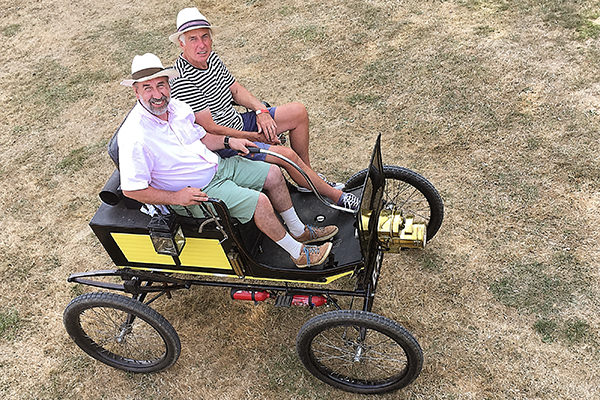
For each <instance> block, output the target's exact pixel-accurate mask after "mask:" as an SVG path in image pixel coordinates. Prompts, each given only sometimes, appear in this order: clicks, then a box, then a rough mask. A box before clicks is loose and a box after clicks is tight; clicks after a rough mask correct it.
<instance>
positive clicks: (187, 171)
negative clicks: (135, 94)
mask: <svg viewBox="0 0 600 400" xmlns="http://www.w3.org/2000/svg"><path fill="white" fill-rule="evenodd" d="M167 112H168V117H169V118H168V121H163V120H162V119H160V118H158V117H156V116H155V115H153V114H152V113H150V112H148V110H146V109H145V108H144V107H143V106H142V105H141V104H140V103H139V102H138V103H137V104H136V105H135V107H134V108H133V109H132V110H131V112H130V113H129V115H128V116H127V119H126V120H125V122H124V123H123V125H122V126H121V128H120V129H119V133H118V136H117V140H118V144H119V171H120V173H121V189H122V190H127V191H134V190H142V189H146V188H147V187H148V186H152V187H153V188H155V189H161V190H168V191H172V192H176V191H178V190H181V189H183V188H185V187H186V186H192V187H196V188H204V187H205V186H206V185H208V184H209V183H210V181H211V180H212V179H213V177H214V175H215V173H216V172H217V168H218V164H219V157H218V156H217V155H216V154H215V153H213V152H212V151H210V150H209V149H208V148H207V147H206V146H205V145H204V143H202V142H201V141H200V139H202V138H203V137H204V136H205V135H206V131H205V130H204V129H203V128H202V127H201V126H199V125H196V124H195V122H194V113H193V112H192V109H191V108H190V106H188V105H187V104H185V103H184V102H182V101H179V100H177V99H173V98H172V99H171V101H170V102H169V105H168V106H167Z"/></svg>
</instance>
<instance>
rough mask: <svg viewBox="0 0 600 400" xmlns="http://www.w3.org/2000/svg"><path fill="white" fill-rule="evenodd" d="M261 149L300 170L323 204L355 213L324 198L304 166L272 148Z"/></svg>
mask: <svg viewBox="0 0 600 400" xmlns="http://www.w3.org/2000/svg"><path fill="white" fill-rule="evenodd" d="M259 150H260V151H259V153H265V154H268V155H270V156H273V157H277V158H279V159H281V160H283V161H285V162H287V163H288V164H290V165H291V166H292V167H294V168H295V169H296V170H297V171H298V172H300V174H301V175H302V176H303V177H304V179H306V182H308V185H309V186H310V187H311V189H312V191H313V193H314V194H315V196H317V198H318V199H319V200H321V202H322V203H323V204H325V205H326V206H328V207H331V208H333V209H336V210H339V211H344V212H347V213H350V214H354V213H355V211H354V210H351V209H349V208H345V207H340V206H338V205H336V204H331V203H330V202H328V201H327V200H325V199H324V198H323V196H321V193H319V191H318V190H317V189H316V188H315V185H314V184H313V183H312V181H311V180H310V178H309V177H308V175H306V172H304V171H303V170H302V168H300V167H299V166H298V164H296V163H295V162H293V161H292V160H290V159H289V158H287V157H286V156H282V155H281V154H277V153H275V152H273V151H271V150H265V149H259Z"/></svg>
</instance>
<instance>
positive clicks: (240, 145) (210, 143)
mask: <svg viewBox="0 0 600 400" xmlns="http://www.w3.org/2000/svg"><path fill="white" fill-rule="evenodd" d="M200 140H201V141H202V143H204V145H205V146H206V147H207V148H208V149H209V150H212V151H215V150H221V149H224V148H225V143H224V141H225V137H224V136H221V135H213V134H210V133H208V132H207V133H206V135H204V137H203V138H202V139H200ZM248 147H257V146H256V145H255V144H254V143H252V142H251V141H249V140H248V139H242V138H234V137H232V138H230V139H229V148H230V149H232V150H236V151H237V152H238V153H241V154H242V155H246V154H248Z"/></svg>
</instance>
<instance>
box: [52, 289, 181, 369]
mask: <svg viewBox="0 0 600 400" xmlns="http://www.w3.org/2000/svg"><path fill="white" fill-rule="evenodd" d="M63 323H64V325H65V328H66V330H67V332H68V333H69V335H70V336H71V338H72V339H73V340H74V341H75V343H76V344H77V345H78V346H79V347H81V349H82V350H83V351H85V352H86V353H88V354H89V355H90V356H92V357H94V358H95V359H97V360H99V361H102V362H103V363H105V364H107V365H110V366H111V367H115V368H118V369H122V370H125V371H130V372H155V371H160V370H163V369H165V368H168V367H170V366H171V365H173V364H174V363H175V361H177V358H178V357H179V353H180V352H181V343H180V341H179V336H178V335H177V332H175V329H174V328H173V326H172V325H171V324H170V323H169V322H168V321H167V320H166V319H165V318H164V317H163V316H162V315H160V314H159V313H158V312H156V311H155V310H153V309H152V308H150V307H149V306H147V305H146V304H143V303H140V302H139V301H137V300H133V299H131V298H129V297H125V296H122V295H118V294H114V293H88V294H84V295H81V296H79V297H76V298H75V299H73V300H72V301H71V303H70V304H69V305H68V306H67V308H66V309H65V312H64V314H63Z"/></svg>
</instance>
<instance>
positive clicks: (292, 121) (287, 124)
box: [274, 102, 310, 167]
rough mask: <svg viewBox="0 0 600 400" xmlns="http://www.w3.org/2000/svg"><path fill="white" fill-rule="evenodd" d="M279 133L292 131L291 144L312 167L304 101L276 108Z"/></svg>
mask: <svg viewBox="0 0 600 400" xmlns="http://www.w3.org/2000/svg"><path fill="white" fill-rule="evenodd" d="M274 119H275V123H277V133H278V134H279V133H282V132H286V131H290V146H291V147H292V149H294V151H295V152H296V153H297V154H298V155H299V156H300V158H301V159H302V161H304V163H305V164H306V165H307V166H308V167H310V159H309V156H308V144H309V140H310V139H309V136H308V124H309V122H308V112H307V111H306V107H304V105H303V104H302V103H297V102H294V103H287V104H284V105H281V106H277V108H276V109H275V118H274Z"/></svg>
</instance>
